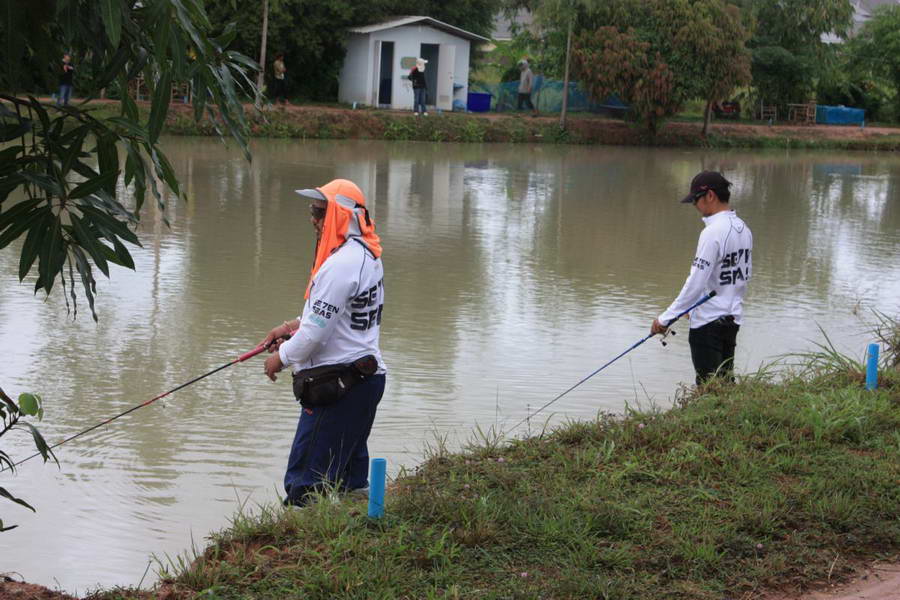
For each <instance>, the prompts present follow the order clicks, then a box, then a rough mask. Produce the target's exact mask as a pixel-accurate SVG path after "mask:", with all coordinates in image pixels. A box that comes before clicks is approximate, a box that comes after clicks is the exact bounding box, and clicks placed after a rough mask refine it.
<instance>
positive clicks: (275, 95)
mask: <svg viewBox="0 0 900 600" xmlns="http://www.w3.org/2000/svg"><path fill="white" fill-rule="evenodd" d="M286 89H287V86H286V82H285V80H284V79H273V80H272V100H273V101H274V102H276V103H277V102H278V101H279V100H282V101H284V100H286V99H287V97H286V96H285V91H286Z"/></svg>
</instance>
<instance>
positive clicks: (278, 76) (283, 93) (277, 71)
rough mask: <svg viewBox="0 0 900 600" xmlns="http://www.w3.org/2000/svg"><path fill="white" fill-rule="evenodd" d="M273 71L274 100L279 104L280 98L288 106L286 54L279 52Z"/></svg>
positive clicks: (273, 64)
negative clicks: (285, 76) (285, 75)
mask: <svg viewBox="0 0 900 600" xmlns="http://www.w3.org/2000/svg"><path fill="white" fill-rule="evenodd" d="M272 71H273V72H274V80H273V81H272V100H273V102H274V103H275V104H278V99H279V98H280V99H281V101H282V102H283V103H284V104H287V89H286V84H287V82H286V81H285V78H284V74H285V73H287V67H286V66H285V65H284V53H283V52H279V53H278V54H277V55H276V56H275V62H273V63H272Z"/></svg>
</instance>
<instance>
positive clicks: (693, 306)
mask: <svg viewBox="0 0 900 600" xmlns="http://www.w3.org/2000/svg"><path fill="white" fill-rule="evenodd" d="M715 295H716V292H715V291H712V292H710V293H709V294H707V295H706V296H703V297H702V298H700V299H699V300H697V302H695V303H694V304H692V305H691V306H690V307H688V308H686V309H685V310H683V311H681V312H680V313H679V314H678V315H677V316H676V317H675V318H674V319H672V320H671V321H669V322H668V323H666V327H667V328H668V327H671V326H672V324H673V323H675V321H677V320H678V319H680V318H681V317H683V316H684V315H686V314H688V313H689V312H691V311H692V310H694V309H695V308H697V307H698V306H700V305H701V304H703V303H704V302H706V301H708V300H709V299H710V298H712V297H713V296H715ZM672 333H673V334H674V333H675V332H674V331H673V332H672ZM654 335H656V334H655V333H651V334H649V335H647V336H645V337H643V338H641V339H639V340H638V341H637V342H635V343H634V344H632V345H631V347H630V348H628V349H627V350H625V351H624V352H622V353H621V354H619V355H618V356H617V357H615V358H614V359H612V360H610V361H609V362H608V363H606V364H605V365H603V366H602V367H600V368H599V369H597V370H596V371H594V372H593V373H591V374H590V375H588V376H587V377H585V378H584V379H582V380H581V381H579V382H578V383H576V384H575V385H573V386H572V387H570V388H569V389H567V390H566V391H564V392H563V393H562V394H560V395H558V396H557V397H556V398H554V399H553V400H551V401H550V402H548V403H547V404H545V405H543V406H542V407H540V408H539V409H537V410H536V411H534V412H533V413H531V414H529V415H528V416H526V417H525V418H524V419H522V420H521V421H519V422H518V423H516V424H515V425H514V426H513V427H511V428H510V429H508V430H507V431H506V433H510V432H511V431H513V430H514V429H516V427H518V426H519V425H521V424H522V423H524V422H525V421H527V420H529V419H531V418H533V417H534V416H535V415H537V414H538V413H539V412H541V411H542V410H544V409H545V408H547V407H548V406H550V405H551V404H553V403H554V402H556V401H557V400H559V399H560V398H562V397H563V396H565V395H566V394H568V393H569V392H571V391H572V390H574V389H575V388H577V387H578V386H579V385H581V384H582V383H584V382H585V381H587V380H588V379H590V378H591V377H593V376H594V375H596V374H597V373H599V372H600V371H602V370H603V369H605V368H606V367H608V366H609V365H611V364H613V363H614V362H616V361H617V360H619V359H620V358H622V357H623V356H625V355H626V354H628V353H629V352H631V351H632V350H634V349H635V348H637V347H638V346H640V345H641V344H643V343H644V342H646V341H647V340H649V339H650V338H652V337H653V336H654ZM665 345H666V343H665V342H663V346H665ZM506 433H505V434H503V435H504V436H505V435H506ZM501 437H502V436H501Z"/></svg>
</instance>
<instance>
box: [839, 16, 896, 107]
mask: <svg viewBox="0 0 900 600" xmlns="http://www.w3.org/2000/svg"><path fill="white" fill-rule="evenodd" d="M850 54H851V60H850V65H851V69H852V70H853V71H855V72H857V73H859V72H863V73H871V74H872V75H873V76H875V77H877V78H880V79H882V80H884V81H885V82H887V83H889V84H890V85H891V86H892V87H893V88H894V107H895V108H894V118H898V119H900V6H898V5H894V6H882V7H880V8H879V9H877V10H876V11H875V13H874V14H873V15H872V19H871V20H869V21H868V22H866V24H865V25H864V26H863V28H862V30H861V31H860V32H859V35H858V36H857V37H856V38H854V39H853V40H852V41H851V42H850Z"/></svg>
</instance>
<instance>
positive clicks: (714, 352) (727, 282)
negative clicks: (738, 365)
mask: <svg viewBox="0 0 900 600" xmlns="http://www.w3.org/2000/svg"><path fill="white" fill-rule="evenodd" d="M730 187H731V182H729V181H728V180H727V179H725V177H724V176H723V175H722V174H721V173H718V172H715V171H703V172H701V173H698V174H697V175H696V176H695V177H694V179H693V180H692V181H691V190H690V193H689V194H688V195H687V196H685V197H684V198H683V199H682V200H681V201H682V202H684V203H693V205H694V207H695V208H696V209H697V211H698V212H699V213H700V215H701V216H702V217H703V221H704V223H705V224H706V227H705V228H704V229H703V231H702V232H700V240H699V242H698V243H697V252H696V254H695V256H694V260H693V261H692V262H691V271H690V274H689V275H688V278H687V281H685V282H684V286H683V287H682V288H681V293H679V294H678V297H677V298H676V299H675V301H674V302H672V304H671V305H670V306H669V308H667V309H666V310H665V312H663V313H662V314H661V315H659V316H658V317H657V318H656V319H654V320H653V324H652V325H651V326H650V333H651V334H657V333H665V332H666V329H667V328H666V326H665V324H666V323H668V322H669V321H671V320H672V319H674V318H675V317H676V316H677V315H678V314H680V313H681V312H683V311H684V310H686V309H687V308H688V307H690V306H691V305H692V304H694V303H695V302H697V301H698V300H700V298H702V297H703V296H704V295H706V294H709V293H710V292H712V291H714V292H716V295H715V296H714V297H713V298H711V299H710V300H708V301H707V302H704V303H703V304H701V305H700V306H698V307H697V308H695V309H694V310H693V311H691V314H690V320H691V326H690V333H689V334H688V342H689V344H690V347H691V360H692V361H693V363H694V371H695V372H696V379H695V381H696V383H697V385H700V384H701V383H703V382H704V381H706V380H707V379H709V377H711V376H712V375H715V374H721V375H724V376H726V377H728V378H731V379H732V380H733V376H732V373H733V370H734V349H735V346H736V340H737V334H738V330H739V329H740V326H741V323H742V322H743V313H744V311H743V302H744V294H746V292H747V283H748V282H749V281H750V276H751V274H752V266H753V234H752V233H751V232H750V228H749V227H748V226H747V224H746V223H744V221H743V220H742V219H741V218H740V217H738V216H737V214H736V213H735V212H734V211H733V210H731V207H730V205H729V200H730V198H731V191H730V189H729V188H730Z"/></svg>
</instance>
